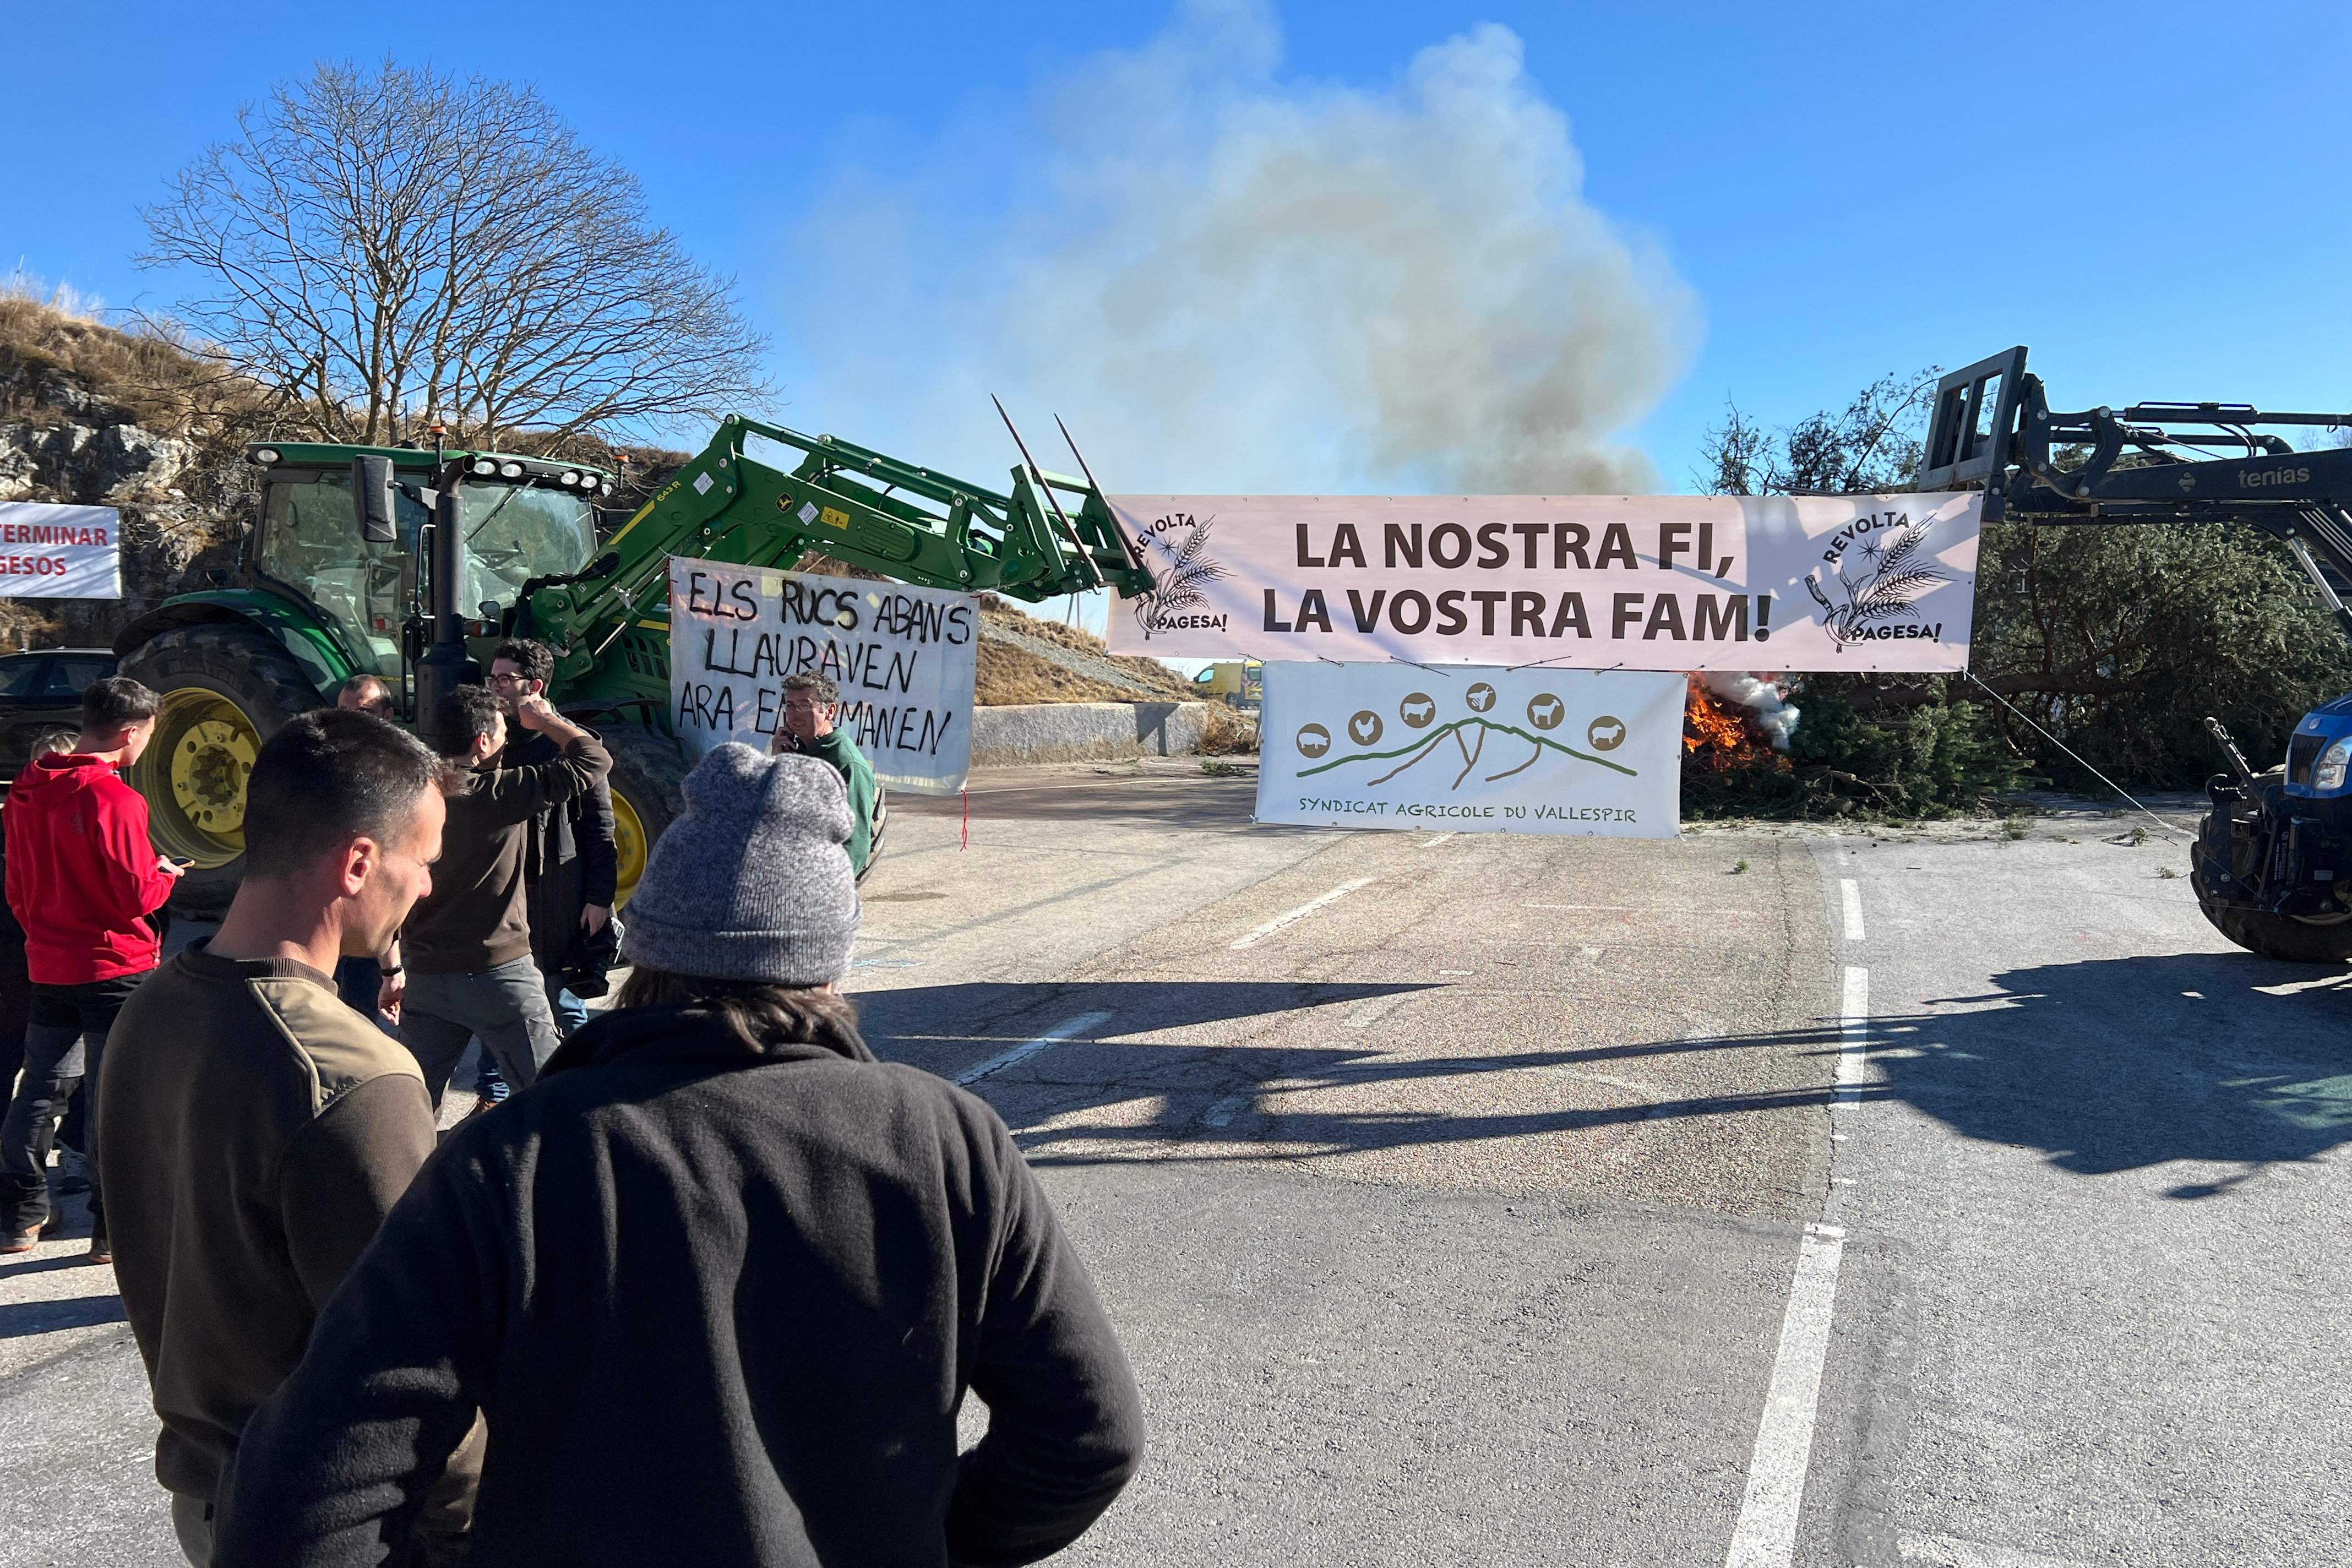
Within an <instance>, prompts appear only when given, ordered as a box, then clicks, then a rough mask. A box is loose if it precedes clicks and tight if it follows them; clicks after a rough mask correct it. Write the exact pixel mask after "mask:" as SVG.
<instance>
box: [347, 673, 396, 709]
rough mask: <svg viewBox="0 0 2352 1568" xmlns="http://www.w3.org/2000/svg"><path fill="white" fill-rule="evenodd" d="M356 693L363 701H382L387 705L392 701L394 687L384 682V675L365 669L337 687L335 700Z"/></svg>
mask: <svg viewBox="0 0 2352 1568" xmlns="http://www.w3.org/2000/svg"><path fill="white" fill-rule="evenodd" d="M354 695H356V696H357V697H358V698H359V700H361V701H362V702H382V703H384V704H385V705H386V706H389V705H390V704H391V702H392V688H391V687H389V686H387V685H385V684H384V681H383V677H382V676H380V675H369V674H367V673H366V672H365V671H362V672H361V673H360V674H358V675H354V676H352V678H351V679H349V680H346V681H344V682H343V683H342V684H341V686H338V687H337V688H335V700H337V701H338V702H341V700H343V699H344V698H346V697H351V696H354Z"/></svg>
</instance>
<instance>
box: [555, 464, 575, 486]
mask: <svg viewBox="0 0 2352 1568" xmlns="http://www.w3.org/2000/svg"><path fill="white" fill-rule="evenodd" d="M555 482H556V483H557V484H559V485H562V487H563V488H564V489H571V488H572V486H573V485H576V484H578V483H579V482H580V476H579V474H578V473H577V472H575V471H574V470H572V469H571V468H566V469H564V470H563V475H562V478H561V479H557V480H556V481H555Z"/></svg>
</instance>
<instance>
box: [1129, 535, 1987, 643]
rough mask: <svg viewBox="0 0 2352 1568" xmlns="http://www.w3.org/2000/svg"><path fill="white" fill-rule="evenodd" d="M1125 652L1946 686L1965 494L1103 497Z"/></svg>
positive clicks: (1955, 624) (1963, 596)
mask: <svg viewBox="0 0 2352 1568" xmlns="http://www.w3.org/2000/svg"><path fill="white" fill-rule="evenodd" d="M1108 500H1109V502H1110V507H1111V510H1112V512H1113V513H1114V514H1115V515H1116V516H1117V517H1118V522H1119V526H1120V528H1121V529H1122V530H1123V531H1125V533H1126V535H1127V538H1128V540H1129V543H1130V545H1131V546H1132V548H1133V549H1134V550H1135V552H1138V553H1139V555H1140V557H1141V559H1142V561H1143V562H1144V563H1145V564H1146V565H1148V566H1149V567H1150V569H1151V572H1152V574H1153V577H1154V578H1155V580H1156V582H1157V587H1156V588H1155V590H1154V591H1153V592H1152V593H1150V594H1149V595H1144V596H1142V597H1140V598H1138V599H1135V600H1131V601H1128V602H1126V603H1125V604H1123V605H1120V606H1118V608H1116V609H1115V610H1114V611H1113V613H1112V616H1111V637H1110V641H1111V646H1112V647H1113V648H1115V649H1116V650H1118V652H1121V653H1140V654H1154V655H1159V656H1161V657H1165V658H1262V659H1273V660H1279V659H1308V658H1329V659H1342V660H1360V659H1379V658H1398V659H1409V660H1412V661H1414V662H1417V663H1447V662H1470V663H1479V664H1495V665H1503V666H1519V665H1529V664H1538V663H1540V664H1547V665H1554V666H1559V667H1561V668H1584V669H1669V670H1687V669H1774V670H1919V671H1933V670H1959V669H1965V668H1967V667H1968V661H1969V619H1970V612H1971V610H1972V608H1973V606H1974V604H1975V599H1976V572H1977V534H1978V525H1979V514H1980V512H1981V511H1982V509H1983V498H1982V497H1981V496H1979V495H1976V494H1958V493H1953V494H1932V493H1931V494H1920V495H1890V496H1805V497H1790V496H1112V497H1110V498H1108Z"/></svg>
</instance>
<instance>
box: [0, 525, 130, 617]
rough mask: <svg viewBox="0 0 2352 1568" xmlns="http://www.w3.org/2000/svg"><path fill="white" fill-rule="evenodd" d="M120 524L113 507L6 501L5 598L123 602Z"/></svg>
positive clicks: (1, 563) (0, 559)
mask: <svg viewBox="0 0 2352 1568" xmlns="http://www.w3.org/2000/svg"><path fill="white" fill-rule="evenodd" d="M118 526H119V525H118V523H117V521H116V517H115V511H114V509H113V508H112V507H110V506H53V505H51V504H49V503H48V502H47V501H5V502H0V599H120V598H121V597H122V544H121V536H120V534H119V532H118Z"/></svg>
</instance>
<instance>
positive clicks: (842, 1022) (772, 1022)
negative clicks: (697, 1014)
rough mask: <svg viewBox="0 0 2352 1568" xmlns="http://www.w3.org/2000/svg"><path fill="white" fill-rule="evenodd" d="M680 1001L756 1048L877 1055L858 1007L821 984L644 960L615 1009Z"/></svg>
mask: <svg viewBox="0 0 2352 1568" xmlns="http://www.w3.org/2000/svg"><path fill="white" fill-rule="evenodd" d="M613 1005H614V1008H615V1009H616V1010H617V1009H619V1008H623V1007H674V1006H678V1005H687V1006H691V1007H697V1008H700V1009H702V1010H704V1011H706V1012H710V1013H715V1014H717V1015H718V1016H719V1018H720V1019H721V1020H722V1021H723V1022H725V1023H726V1025H727V1026H729V1027H730V1028H731V1029H733V1030H734V1031H735V1035H736V1037H737V1038H738V1039H740V1040H741V1041H742V1042H743V1043H744V1044H745V1045H746V1046H749V1047H751V1049H753V1050H755V1051H757V1050H762V1049H764V1048H765V1047H768V1046H769V1045H771V1044H775V1045H796V1046H824V1047H827V1048H828V1049H831V1050H837V1051H840V1052H841V1053H842V1054H843V1055H845V1056H848V1057H853V1058H858V1059H860V1060H865V1059H868V1058H871V1057H872V1056H873V1054H874V1053H873V1052H872V1051H870V1050H868V1049H866V1040H865V1037H863V1036H861V1035H860V1034H858V1032H857V1009H856V1007H855V1006H853V1005H851V1003H850V1000H849V998H848V997H846V996H844V995H842V994H840V993H839V992H837V991H827V990H825V989H824V987H822V986H817V985H774V984H769V983H768V982H766V981H761V980H712V979H709V978H708V977H706V976H702V975H695V974H673V973H670V972H669V971H668V970H667V969H652V968H648V967H647V966H646V965H645V964H642V963H640V964H638V965H637V966H636V967H635V968H633V969H631V970H630V971H629V973H628V977H627V978H626V979H625V980H623V981H622V982H621V989H620V992H619V994H617V995H615V996H614V998H613Z"/></svg>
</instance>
